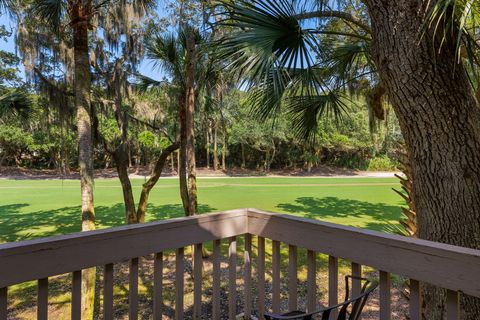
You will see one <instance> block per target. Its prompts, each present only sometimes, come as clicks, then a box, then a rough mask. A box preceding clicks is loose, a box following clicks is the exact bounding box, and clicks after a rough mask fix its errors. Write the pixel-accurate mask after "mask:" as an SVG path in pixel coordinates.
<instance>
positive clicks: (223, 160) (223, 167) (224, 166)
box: [222, 133, 227, 171]
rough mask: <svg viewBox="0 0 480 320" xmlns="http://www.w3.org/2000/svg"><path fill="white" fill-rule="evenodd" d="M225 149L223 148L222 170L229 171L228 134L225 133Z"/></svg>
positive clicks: (223, 141)
mask: <svg viewBox="0 0 480 320" xmlns="http://www.w3.org/2000/svg"><path fill="white" fill-rule="evenodd" d="M222 143H223V148H222V170H223V171H225V170H227V164H226V162H225V161H226V158H227V137H226V133H223V140H222Z"/></svg>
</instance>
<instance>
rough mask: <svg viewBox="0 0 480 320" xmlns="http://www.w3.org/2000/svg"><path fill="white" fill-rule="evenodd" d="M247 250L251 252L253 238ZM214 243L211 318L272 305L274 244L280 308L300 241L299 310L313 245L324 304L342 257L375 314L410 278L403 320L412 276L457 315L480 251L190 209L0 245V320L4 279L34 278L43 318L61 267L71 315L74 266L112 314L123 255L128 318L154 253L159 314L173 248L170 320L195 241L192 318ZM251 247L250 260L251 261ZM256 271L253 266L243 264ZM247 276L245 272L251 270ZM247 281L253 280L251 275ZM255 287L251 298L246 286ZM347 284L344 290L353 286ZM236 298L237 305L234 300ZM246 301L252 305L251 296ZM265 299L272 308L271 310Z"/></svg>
mask: <svg viewBox="0 0 480 320" xmlns="http://www.w3.org/2000/svg"><path fill="white" fill-rule="evenodd" d="M240 236H243V237H244V245H245V248H244V250H243V255H244V256H243V259H242V261H243V262H242V265H241V266H240V267H241V268H242V269H243V273H242V274H243V281H244V284H243V292H242V294H240V293H239V292H237V286H236V277H237V272H236V269H237V263H238V261H237V239H238V237H240ZM253 236H256V237H258V238H257V239H256V242H257V249H256V252H253V251H252V237H253ZM267 238H268V239H271V240H272V242H271V243H272V255H271V265H272V270H271V275H272V299H271V306H270V304H269V306H267V305H266V301H265V297H266V292H265V282H266V280H265V271H266V270H265V260H266V256H265V251H266V248H265V244H266V242H265V239H267ZM224 239H227V240H228V247H229V250H228V265H229V266H228V268H229V271H228V306H229V307H228V315H227V314H225V313H226V312H223V313H224V314H222V310H221V308H220V300H221V296H220V290H221V270H220V262H221V258H222V257H221V250H220V245H221V242H222V241H224ZM209 241H213V254H212V255H213V257H212V258H213V272H212V278H213V279H212V290H211V292H212V293H211V294H212V299H211V301H212V318H213V319H223V318H225V319H227V318H228V319H235V318H236V317H237V315H238V314H240V313H242V314H243V315H244V316H245V317H249V316H250V315H252V314H256V315H262V314H263V313H264V312H265V311H266V310H267V308H268V309H271V311H273V312H280V311H286V310H281V303H280V302H281V298H280V297H281V287H280V283H281V278H280V275H281V267H280V266H281V264H280V262H281V261H280V260H281V256H280V244H281V243H284V244H287V245H288V251H289V253H288V269H287V274H288V277H287V279H288V281H289V282H288V285H287V288H288V289H287V291H288V292H287V294H288V308H289V309H296V308H297V305H298V295H297V285H298V277H297V272H298V265H297V263H298V262H297V248H305V249H307V250H308V251H307V252H308V253H307V270H308V271H307V294H306V306H307V310H313V309H314V308H315V306H316V297H317V295H316V290H317V284H316V283H315V282H316V280H315V279H316V263H317V261H316V253H317V252H320V253H324V254H327V255H328V256H329V258H328V283H326V284H321V285H324V287H325V288H328V303H329V304H331V305H332V304H336V303H337V300H338V259H339V258H341V259H346V260H349V261H351V273H352V274H353V275H361V274H362V266H369V267H371V268H374V269H377V270H379V271H380V279H379V281H380V288H379V290H380V295H379V297H380V319H382V320H388V319H390V317H391V310H390V305H391V297H390V291H391V290H390V287H391V281H390V274H392V273H393V274H398V275H402V276H404V277H407V278H410V299H409V303H410V306H409V310H410V319H412V320H420V319H421V315H420V311H421V300H420V299H421V295H420V285H419V283H420V282H426V283H430V284H433V285H436V286H439V287H442V288H445V289H447V292H448V293H447V318H448V319H459V312H458V310H459V294H460V292H463V293H464V294H468V295H472V296H476V297H480V272H479V270H480V251H478V250H472V249H466V248H461V247H456V246H451V245H445V244H440V243H434V242H430V241H424V240H418V239H411V238H406V237H401V236H396V235H390V234H384V233H380V232H375V231H369V230H363V229H357V228H351V227H345V226H340V225H336V224H331V223H326V222H320V221H317V220H311V219H305V218H299V217H293V216H289V215H283V214H275V213H268V212H263V211H259V210H256V209H239V210H233V211H226V212H221V213H215V214H205V215H199V216H195V217H186V218H178V219H170V220H164V221H160V222H153V223H146V224H142V225H130V226H123V227H117V228H111V229H105V230H98V231H92V232H83V233H76V234H70V235H64V236H57V237H50V238H44V239H37V240H31V241H22V242H16V243H7V244H2V245H0V320H6V319H7V318H8V287H9V286H12V285H15V284H18V283H22V282H25V281H31V280H38V291H37V292H38V298H37V304H38V306H37V317H38V319H47V318H48V301H49V299H48V298H49V295H48V291H49V290H48V283H49V280H48V278H49V277H52V276H55V275H59V274H63V273H69V272H71V273H72V275H73V277H72V303H71V311H72V319H80V318H81V315H80V311H81V308H80V302H81V272H82V270H83V269H86V268H89V267H93V266H104V277H103V278H104V285H103V318H104V319H113V317H114V308H113V283H114V279H113V264H114V263H119V262H122V261H125V260H129V261H130V264H129V318H130V319H137V317H138V268H139V267H138V258H139V257H142V256H145V255H148V254H152V253H154V254H155V258H154V284H153V287H154V290H153V297H150V298H151V299H152V301H153V303H152V308H153V316H154V319H161V318H162V305H163V301H162V278H163V274H162V273H163V261H164V259H163V254H162V253H163V252H164V251H165V250H172V249H174V250H175V252H176V259H175V265H176V267H175V274H176V277H175V279H176V280H175V319H179V320H180V319H183V317H184V271H185V258H184V248H185V247H187V246H190V245H194V248H195V250H194V257H193V266H194V270H193V275H194V276H193V279H194V289H193V291H194V292H193V296H194V298H193V301H194V303H193V318H195V319H200V317H201V305H202V295H203V292H202V290H203V289H205V288H202V285H203V283H202V265H203V264H202V244H203V243H205V242H209ZM254 253H255V257H256V259H255V261H254V259H253V257H254V255H253V254H254ZM254 268H255V269H256V272H255V273H252V269H254ZM253 274H254V275H255V277H256V279H252V275H253ZM252 280H255V281H252ZM254 284H255V285H256V288H255V292H256V297H253V296H252V292H253V291H252V289H254V288H253V286H254ZM359 285H360V284H359V283H358V282H356V283H354V287H353V291H354V292H355V291H359V290H360V286H359ZM239 297H241V299H242V301H243V308H242V310H238V309H237V304H236V301H237V298H239ZM254 302H255V303H254ZM270 307H271V308H270Z"/></svg>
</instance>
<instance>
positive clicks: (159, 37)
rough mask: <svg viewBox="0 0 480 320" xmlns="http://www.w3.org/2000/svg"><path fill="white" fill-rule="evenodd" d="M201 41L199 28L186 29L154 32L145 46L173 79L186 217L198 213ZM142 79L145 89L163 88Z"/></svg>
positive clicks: (144, 78) (148, 54)
mask: <svg viewBox="0 0 480 320" xmlns="http://www.w3.org/2000/svg"><path fill="white" fill-rule="evenodd" d="M202 41H203V40H202V37H201V35H200V33H199V32H198V30H197V29H195V28H192V27H190V26H184V27H182V28H180V31H179V32H178V35H175V34H173V33H170V34H161V33H152V35H151V36H150V38H149V39H148V40H147V43H146V50H147V58H149V59H151V60H153V61H154V62H155V64H156V66H157V67H160V68H162V69H163V70H164V71H166V72H167V73H168V74H169V76H170V77H171V78H172V83H171V85H172V86H173V87H174V88H175V95H176V97H177V101H178V114H179V119H180V156H179V180H180V195H181V198H182V203H183V208H184V210H185V214H186V215H194V214H196V213H197V187H196V173H195V142H194V121H193V120H194V119H193V115H194V108H195V98H196V96H197V94H198V87H199V83H201V81H200V79H199V77H200V76H201V73H200V72H198V70H197V69H198V68H199V60H201V52H200V51H199V49H198V45H199V44H200V43H201V42H202ZM140 80H141V82H142V83H143V87H145V88H148V87H152V86H153V87H155V86H159V85H162V82H156V81H153V80H151V79H148V78H146V77H141V79H140Z"/></svg>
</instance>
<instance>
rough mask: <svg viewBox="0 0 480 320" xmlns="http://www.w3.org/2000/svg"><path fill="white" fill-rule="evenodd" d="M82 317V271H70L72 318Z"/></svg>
mask: <svg viewBox="0 0 480 320" xmlns="http://www.w3.org/2000/svg"><path fill="white" fill-rule="evenodd" d="M81 318H82V271H80V270H79V271H74V272H73V273H72V320H81Z"/></svg>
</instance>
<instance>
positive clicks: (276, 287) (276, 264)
mask: <svg viewBox="0 0 480 320" xmlns="http://www.w3.org/2000/svg"><path fill="white" fill-rule="evenodd" d="M272 311H273V313H276V314H279V313H280V241H276V240H273V241H272Z"/></svg>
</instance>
